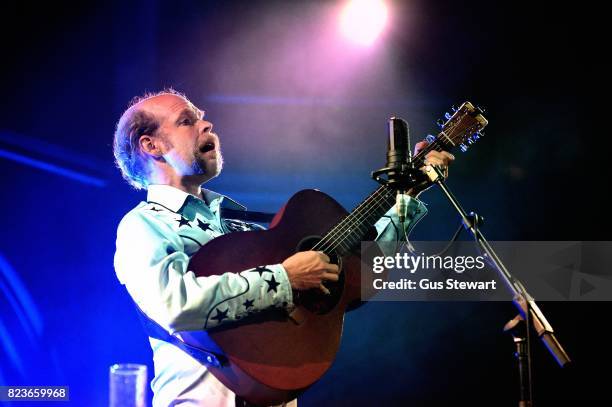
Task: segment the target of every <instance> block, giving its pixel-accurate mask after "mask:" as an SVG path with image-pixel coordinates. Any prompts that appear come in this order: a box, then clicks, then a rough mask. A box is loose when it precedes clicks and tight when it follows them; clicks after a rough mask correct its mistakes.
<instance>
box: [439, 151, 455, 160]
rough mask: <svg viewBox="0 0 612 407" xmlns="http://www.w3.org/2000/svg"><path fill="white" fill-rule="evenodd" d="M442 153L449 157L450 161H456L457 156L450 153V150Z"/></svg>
mask: <svg viewBox="0 0 612 407" xmlns="http://www.w3.org/2000/svg"><path fill="white" fill-rule="evenodd" d="M442 155H443V156H444V157H446V158H447V159H448V161H454V160H455V156H454V155H452V154H451V153H449V152H448V151H442Z"/></svg>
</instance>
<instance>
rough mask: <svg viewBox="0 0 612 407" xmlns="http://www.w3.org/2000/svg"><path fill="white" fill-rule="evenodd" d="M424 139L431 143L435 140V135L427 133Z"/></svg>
mask: <svg viewBox="0 0 612 407" xmlns="http://www.w3.org/2000/svg"><path fill="white" fill-rule="evenodd" d="M425 140H426V141H427V142H428V143H429V144H431V143H433V142H434V141H436V136H432V135H431V134H428V135H427V137H425Z"/></svg>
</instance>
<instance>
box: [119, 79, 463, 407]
mask: <svg viewBox="0 0 612 407" xmlns="http://www.w3.org/2000/svg"><path fill="white" fill-rule="evenodd" d="M212 130H213V125H212V123H211V122H209V121H207V120H206V119H205V118H204V114H203V112H202V111H201V110H199V109H198V108H197V107H195V106H194V105H193V104H192V103H191V102H190V101H189V100H188V99H187V98H186V97H185V96H184V95H182V94H179V93H177V92H175V91H173V90H170V91H164V92H161V93H157V94H149V95H146V96H145V97H142V98H139V99H136V101H135V102H134V103H132V105H131V106H130V107H129V108H128V109H127V110H126V111H125V112H124V113H123V115H122V116H121V119H120V120H119V122H118V124H117V130H116V132H115V138H114V154H115V158H116V162H117V165H118V167H119V168H120V170H121V173H122V175H123V176H124V178H125V179H126V180H127V181H128V182H129V183H130V184H131V185H133V186H134V187H135V188H137V189H147V191H148V193H147V202H141V203H140V204H139V205H138V206H136V208H134V209H133V210H132V211H130V212H129V213H128V214H126V215H125V217H124V218H123V219H122V221H121V223H120V224H119V227H118V230H117V251H116V254H115V270H116V273H117V277H118V279H119V280H120V282H121V283H122V284H124V285H125V286H126V288H127V290H128V292H129V293H130V295H131V296H132V298H133V299H134V301H135V302H136V303H137V304H138V306H139V307H140V308H141V309H142V310H143V311H144V312H145V313H146V314H147V316H148V317H149V318H151V319H153V320H154V321H156V322H157V323H158V324H159V325H161V326H162V327H163V328H164V329H165V330H167V331H168V332H169V333H170V334H173V335H177V334H180V332H182V331H198V330H202V329H209V328H213V327H215V326H218V325H220V324H227V323H231V322H232V321H235V320H238V319H240V318H243V317H246V316H248V315H249V313H251V312H254V311H257V310H263V309H265V308H268V307H271V306H276V307H285V308H286V309H288V310H289V309H291V308H292V307H293V291H292V290H306V289H311V288H318V289H320V290H322V291H324V292H327V288H326V287H325V285H324V284H323V283H324V282H325V281H337V280H338V273H339V269H338V266H336V265H335V264H331V263H330V262H329V258H328V257H327V256H326V255H325V254H323V253H322V252H316V251H305V252H299V253H296V254H294V255H292V256H290V257H289V258H287V259H285V260H284V261H283V262H282V263H280V264H270V265H265V268H266V269H267V270H268V272H266V273H259V272H254V271H257V270H256V269H255V268H256V267H258V266H262V265H257V264H254V265H253V269H249V270H244V271H242V272H240V273H230V272H228V273H224V274H222V275H220V276H211V277H196V276H195V275H194V273H193V271H190V270H188V264H189V259H190V257H191V256H193V255H194V254H195V253H196V252H197V251H198V249H199V248H200V247H201V246H202V245H204V244H206V243H207V242H208V241H210V240H212V239H214V238H215V237H218V236H220V235H222V234H224V233H228V232H231V231H233V230H249V229H255V228H256V226H255V225H252V224H248V223H245V222H240V221H236V220H228V219H223V218H221V216H220V207H221V206H222V204H223V205H227V206H229V207H233V208H239V207H240V205H239V204H237V203H236V202H234V201H232V200H231V199H229V198H227V197H224V196H223V195H220V194H217V193H215V192H212V191H209V190H206V189H203V188H202V187H201V185H202V184H204V183H205V182H207V181H209V180H210V179H212V178H214V177H216V176H217V175H219V173H220V172H221V169H222V167H223V158H222V156H221V149H220V142H219V138H218V136H217V135H216V134H215V133H213V131H212ZM425 145H426V143H420V144H419V145H417V147H419V146H420V148H422V147H424V146H425ZM452 159H453V157H452V156H451V155H450V154H448V153H444V152H443V153H440V152H437V151H433V152H431V153H430V154H429V155H428V161H429V162H430V163H431V164H436V165H440V166H447V165H448V163H449V162H450V161H451V160H452ZM408 207H409V209H408V220H410V222H405V224H406V225H407V229H408V228H410V225H411V224H412V225H413V224H414V223H416V221H417V220H418V218H420V217H421V216H423V215H424V214H425V212H426V210H425V208H424V206H423V205H422V204H421V203H420V202H419V201H418V200H416V199H410V201H409V205H408ZM394 216H395V215H394V214H392V213H391V212H389V216H387V217H386V218H384V219H382V220H381V221H379V222H378V223H377V224H376V228H377V231H378V232H379V239H385V240H388V239H397V235H398V233H397V232H396V230H395V229H396V228H395V227H394V224H395V223H396V222H395V223H394V220H393V217H394ZM220 255H221V254H220ZM271 286H273V287H274V289H273V290H272V289H270V287H271ZM220 304H223V307H218V306H219V305H220ZM149 341H150V344H151V347H152V349H153V359H154V364H155V378H154V379H153V381H152V383H151V387H152V389H153V391H154V398H153V405H154V406H156V407H157V406H170V405H171V406H175V405H180V406H207V407H209V406H219V407H234V406H236V405H239V403H242V401H241V400H240V399H239V398H237V397H235V395H234V393H232V392H231V391H230V390H229V389H227V388H226V387H225V386H224V385H223V384H221V383H220V382H219V381H218V380H217V379H216V378H215V377H214V376H213V375H212V374H210V373H209V371H208V370H207V369H206V366H205V365H203V364H202V363H200V362H198V361H197V360H195V359H194V358H192V357H190V356H189V355H187V354H186V353H184V352H183V351H181V350H180V349H179V348H178V347H176V346H174V345H172V344H170V343H168V342H165V341H161V340H157V339H154V338H149ZM286 405H287V406H295V405H297V401H296V400H293V401H292V402H290V403H287V404H286Z"/></svg>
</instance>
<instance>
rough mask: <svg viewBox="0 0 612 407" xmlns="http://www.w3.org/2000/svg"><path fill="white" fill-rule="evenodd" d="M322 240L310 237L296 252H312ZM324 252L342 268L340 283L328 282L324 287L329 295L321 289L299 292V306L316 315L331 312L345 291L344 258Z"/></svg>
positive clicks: (305, 239) (318, 237) (301, 243)
mask: <svg viewBox="0 0 612 407" xmlns="http://www.w3.org/2000/svg"><path fill="white" fill-rule="evenodd" d="M320 240H321V237H320V236H309V237H306V238H304V239H302V240H301V241H300V243H298V247H297V248H296V251H298V252H301V251H305V250H311V249H313V247H314V246H315V245H316V244H317V243H318V242H319V241H320ZM314 250H319V251H323V252H324V253H325V254H327V255H328V256H329V258H330V262H331V263H333V264H337V265H338V267H340V275H339V278H338V281H329V280H326V281H325V282H324V283H323V285H324V286H325V287H326V288H327V289H328V290H329V292H330V293H329V294H325V293H324V292H323V291H321V290H320V289H314V288H313V289H310V290H303V291H300V292H299V305H301V306H303V307H304V308H306V309H307V310H308V311H310V312H312V313H315V314H326V313H328V312H329V311H331V310H332V309H333V308H334V307H335V306H336V305H337V304H338V302H339V301H340V297H342V291H343V290H344V272H343V271H342V258H341V257H339V256H338V255H337V254H336V252H328V251H325V250H320V249H318V248H317V249H314Z"/></svg>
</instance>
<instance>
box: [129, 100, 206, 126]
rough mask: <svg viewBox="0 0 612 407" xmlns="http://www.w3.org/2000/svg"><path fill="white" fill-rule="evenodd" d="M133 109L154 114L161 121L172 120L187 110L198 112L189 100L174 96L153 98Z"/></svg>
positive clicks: (143, 101) (136, 105) (139, 103)
mask: <svg viewBox="0 0 612 407" xmlns="http://www.w3.org/2000/svg"><path fill="white" fill-rule="evenodd" d="M133 108H141V109H142V110H145V111H147V112H149V113H152V114H154V115H155V116H156V117H158V118H159V119H160V120H164V119H168V118H172V117H174V116H176V115H178V114H180V113H181V112H182V111H183V110H185V109H186V108H188V109H193V110H196V111H197V110H198V109H197V108H196V107H195V106H194V105H193V103H191V102H190V101H189V100H187V99H185V98H184V97H181V96H178V95H173V94H163V95H158V96H153V97H151V98H148V99H145V100H142V101H140V102H138V103H137V104H135V105H134V106H133Z"/></svg>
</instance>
